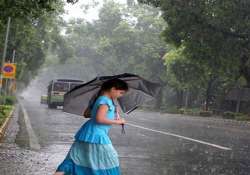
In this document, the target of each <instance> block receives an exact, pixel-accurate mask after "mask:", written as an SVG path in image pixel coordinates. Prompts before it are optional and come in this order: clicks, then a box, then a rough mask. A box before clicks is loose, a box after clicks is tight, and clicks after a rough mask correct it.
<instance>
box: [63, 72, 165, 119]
mask: <svg viewBox="0 0 250 175" xmlns="http://www.w3.org/2000/svg"><path fill="white" fill-rule="evenodd" d="M113 78H119V79H121V80H123V81H125V82H126V83H127V84H128V87H129V91H128V92H127V93H126V94H125V95H124V96H122V97H120V98H118V99H117V101H118V105H119V106H120V107H121V109H122V111H123V112H124V113H127V114H128V113H130V112H131V111H133V110H134V109H136V108H137V107H138V106H140V105H142V104H143V103H145V102H147V101H149V100H152V99H154V98H155V97H156V96H157V94H158V93H159V91H160V88H161V86H160V84H158V83H153V82H150V81H147V80H145V79H143V78H142V77H140V76H138V75H134V74H129V73H124V74H120V75H114V76H101V77H96V78H94V79H93V80H91V81H89V82H87V83H85V84H82V85H80V86H77V87H75V88H74V89H72V90H71V91H69V92H67V93H66V94H65V95H64V105H63V111H64V112H67V113H71V114H76V115H83V114H84V111H85V110H86V109H87V107H88V106H89V104H90V103H91V102H93V99H95V97H96V96H97V93H98V92H99V90H100V89H101V86H102V84H103V83H104V82H105V81H107V80H110V79H113Z"/></svg>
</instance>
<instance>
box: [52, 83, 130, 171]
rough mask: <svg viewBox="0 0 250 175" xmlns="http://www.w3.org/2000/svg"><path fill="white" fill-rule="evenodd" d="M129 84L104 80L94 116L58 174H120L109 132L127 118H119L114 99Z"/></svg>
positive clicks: (73, 145) (92, 111) (84, 127)
mask: <svg viewBox="0 0 250 175" xmlns="http://www.w3.org/2000/svg"><path fill="white" fill-rule="evenodd" d="M127 91H128V85H127V83H126V82H125V81H123V80H120V79H111V80H108V81H106V82H104V83H103V85H102V87H101V89H100V91H99V93H98V96H97V97H96V100H95V101H94V103H92V105H91V107H90V109H91V113H90V114H91V119H90V120H88V121H87V122H86V123H84V124H83V126H82V127H81V128H80V130H79V131H78V132H77V133H76V135H75V141H74V143H73V144H72V146H71V148H70V150H69V152H68V154H67V156H66V158H65V159H64V161H63V162H62V163H61V164H60V165H59V166H58V168H57V170H56V173H55V175H120V174H121V173H120V166H119V160H118V154H117V152H116V150H115V149H114V148H113V146H112V142H111V140H110V138H109V136H108V131H109V129H110V128H111V125H112V124H117V125H122V124H124V123H125V120H124V119H123V118H115V105H114V103H113V100H115V99H117V98H119V97H121V96H123V95H124V94H125V93H126V92H127Z"/></svg>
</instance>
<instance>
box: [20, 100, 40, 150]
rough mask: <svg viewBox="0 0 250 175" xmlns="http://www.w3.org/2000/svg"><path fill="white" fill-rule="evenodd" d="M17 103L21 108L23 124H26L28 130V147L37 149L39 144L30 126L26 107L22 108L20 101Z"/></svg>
mask: <svg viewBox="0 0 250 175" xmlns="http://www.w3.org/2000/svg"><path fill="white" fill-rule="evenodd" d="M19 104H20V106H21V110H22V113H23V117H24V121H25V125H26V128H27V132H28V135H29V145H30V148H31V149H33V150H39V149H40V148H41V146H40V144H39V142H38V139H37V136H36V134H35V132H34V130H33V128H32V126H31V123H30V119H29V116H28V113H27V111H26V109H25V108H24V106H23V105H22V103H19Z"/></svg>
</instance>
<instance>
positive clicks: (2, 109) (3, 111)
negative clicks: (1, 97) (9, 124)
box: [0, 105, 13, 126]
mask: <svg viewBox="0 0 250 175" xmlns="http://www.w3.org/2000/svg"><path fill="white" fill-rule="evenodd" d="M12 108H13V106H6V105H0V126H1V125H2V124H3V123H4V121H5V118H7V117H8V115H9V113H10V111H11V110H12Z"/></svg>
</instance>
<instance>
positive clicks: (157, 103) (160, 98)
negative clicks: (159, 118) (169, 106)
mask: <svg viewBox="0 0 250 175" xmlns="http://www.w3.org/2000/svg"><path fill="white" fill-rule="evenodd" d="M162 95H163V88H161V89H160V91H159V94H158V95H157V97H156V102H155V109H160V107H161V105H162V99H163V98H162Z"/></svg>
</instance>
